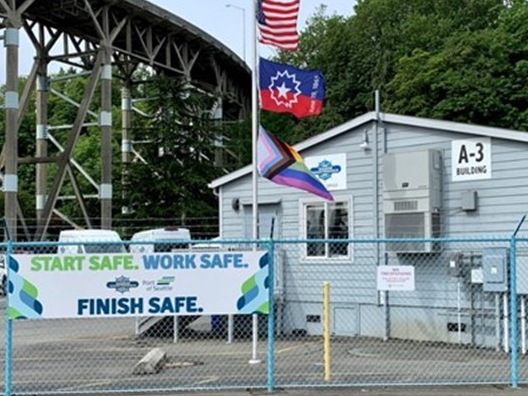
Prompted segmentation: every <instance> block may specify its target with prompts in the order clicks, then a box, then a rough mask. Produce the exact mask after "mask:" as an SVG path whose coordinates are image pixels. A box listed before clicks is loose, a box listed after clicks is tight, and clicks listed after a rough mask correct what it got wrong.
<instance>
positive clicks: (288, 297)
mask: <svg viewBox="0 0 528 396" xmlns="http://www.w3.org/2000/svg"><path fill="white" fill-rule="evenodd" d="M187 242H188V243H183V244H179V245H177V246H176V247H175V246H174V244H172V245H171V244H168V243H166V242H165V243H162V242H158V241H148V243H147V242H130V241H121V242H108V241H100V242H83V243H82V245H86V246H89V245H92V244H93V245H94V246H99V248H101V246H106V247H112V248H109V249H104V250H103V251H101V252H100V253H98V252H94V250H93V249H92V250H90V249H88V250H90V252H91V253H86V250H82V249H81V248H80V247H79V246H80V245H81V244H80V243H79V242H71V243H65V242H61V243H59V242H48V243H44V242H41V243H8V244H4V245H3V246H2V248H3V249H4V251H5V253H6V256H5V257H6V261H7V262H9V266H10V270H9V280H8V282H6V292H7V295H6V296H4V297H2V298H1V299H0V301H1V308H2V309H3V310H4V314H3V315H1V321H2V323H1V325H0V326H2V329H5V330H4V331H5V333H4V337H5V341H6V342H5V343H4V344H5V345H4V346H2V356H4V360H3V364H4V369H5V370H4V372H5V376H4V379H3V386H4V390H5V391H4V394H7V395H10V394H31V395H33V394H74V393H85V394H90V393H97V392H118V391H127V392H149V391H152V392H154V391H178V390H181V391H191V390H225V389H238V388H241V389H246V388H262V389H269V390H272V389H275V388H288V387H323V386H362V387H365V386H380V385H392V386H397V385H456V384H468V385H470V384H511V385H517V384H518V383H528V362H527V357H526V349H527V344H526V295H528V244H527V242H528V240H524V239H521V238H519V239H512V238H489V239H478V240H476V239H459V240H455V239H436V240H406V239H401V240H385V239H380V240H355V239H354V240H287V241H286V240H284V241H283V240H281V241H258V242H255V243H254V242H252V241H248V240H240V241H234V240H233V241H221V240H214V241H187ZM426 244H428V245H426ZM66 246H68V247H71V246H75V250H67V252H75V253H67V254H65V253H59V252H60V251H61V250H60V249H61V247H62V248H64V247H66ZM424 246H426V247H427V249H428V250H429V252H427V253H424V252H417V249H423V248H424ZM116 247H118V248H119V249H120V250H116V249H115V248H116ZM138 248H143V251H140V249H138ZM101 249H102V248H101ZM149 249H150V250H149ZM119 251H120V252H119ZM254 251H258V252H268V257H269V266H268V267H262V263H261V268H266V270H267V268H269V269H270V273H269V276H267V277H266V278H265V279H264V280H263V281H262V282H261V283H259V281H258V279H257V278H254V279H253V278H251V281H244V282H243V283H242V286H241V287H240V290H237V291H236V293H238V294H240V295H241V296H242V297H243V298H242V297H241V299H239V302H238V304H239V305H240V301H242V300H244V299H245V300H244V301H245V302H246V303H247V302H248V301H250V300H251V299H252V298H254V297H252V296H255V294H254V292H255V290H257V289H259V288H260V289H261V291H262V289H265V291H266V293H268V295H269V296H272V298H269V301H268V303H269V305H265V304H264V305H265V306H266V308H267V309H268V312H269V314H253V315H252V314H236V313H226V311H225V310H224V311H222V312H220V314H216V312H206V313H207V314H201V313H200V312H199V311H198V310H195V311H192V302H191V301H190V300H186V301H183V300H182V301H183V302H182V303H181V304H182V306H183V305H184V304H187V309H189V310H190V311H188V312H191V311H192V312H193V314H190V315H183V314H182V315H160V314H159V312H160V311H158V312H157V314H156V315H148V314H146V313H147V312H145V311H138V312H136V314H134V312H133V309H132V308H133V307H132V305H128V306H126V307H125V306H120V305H119V304H118V305H115V306H113V307H112V306H104V307H101V306H96V305H90V304H96V303H98V302H97V301H96V300H95V299H92V300H90V299H88V297H89V292H88V291H85V290H90V287H91V285H90V283H93V281H92V280H91V279H92V278H90V277H89V276H88V275H87V274H84V273H83V274H80V273H79V272H80V271H76V269H80V266H81V264H80V263H81V261H82V260H85V261H82V262H83V263H84V264H86V265H91V266H93V268H92V269H93V270H94V271H93V272H101V273H104V274H105V275H104V276H103V278H101V279H104V282H105V290H109V293H113V294H111V295H113V296H114V295H115V296H118V297H120V298H123V299H124V298H126V297H127V296H129V295H131V293H132V292H133V291H134V290H140V289H141V290H143V292H144V293H147V290H149V291H148V293H152V295H156V293H169V295H170V293H173V294H174V295H175V296H178V295H179V294H178V293H179V291H178V289H179V288H184V287H189V288H191V290H192V288H197V289H199V288H201V289H203V293H205V294H210V295H211V296H212V297H213V300H214V299H216V300H218V302H219V304H220V306H221V304H223V303H224V302H223V301H222V300H223V299H226V298H228V297H226V296H228V295H229V289H230V288H232V285H231V284H230V283H229V282H227V281H226V280H225V279H227V278H224V277H223V275H220V272H218V275H216V273H215V275H213V278H212V280H205V279H204V282H205V283H206V285H205V286H204V285H203V284H201V283H203V282H202V281H201V280H196V281H189V280H188V279H191V280H192V278H187V276H188V274H189V273H192V272H193V270H194V267H193V266H192V260H193V259H192V257H194V256H196V257H200V258H203V257H207V260H210V261H208V263H209V265H210V266H211V267H210V268H212V267H213V264H212V263H213V262H214V260H213V258H214V257H218V260H220V261H219V262H218V263H216V265H217V266H218V268H226V271H227V268H228V267H229V266H232V267H233V268H235V267H237V264H236V258H234V257H236V255H237V254H246V253H247V252H254ZM106 252H113V253H109V254H106ZM132 252H134V253H132ZM147 253H148V254H149V257H151V258H153V259H154V258H156V259H157V258H159V263H160V264H159V265H160V269H162V270H163V271H164V272H163V274H164V275H163V276H157V277H156V278H152V279H154V281H151V280H149V281H148V282H150V283H147V281H146V278H147V277H145V276H144V270H145V268H135V267H134V270H135V271H138V272H137V276H135V278H134V277H129V278H128V279H124V278H126V277H125V275H126V273H127V271H126V270H127V269H128V270H130V269H132V268H133V265H135V264H133V263H134V261H133V260H132V259H131V258H130V261H127V260H129V259H127V257H132V256H133V255H145V254H147ZM183 255H186V256H185V257H187V261H185V260H183V261H177V260H176V258H177V257H180V256H181V257H183ZM204 255H205V256H204ZM68 257H69V258H68ZM79 257H82V258H79ZM104 257H106V259H105V258H104ZM244 257H245V256H244ZM57 258H58V259H57ZM169 259H170V260H172V261H170V264H166V265H165V264H163V263H169V261H164V260H169ZM105 260H107V262H106V261H105ZM229 260H231V261H229ZM127 263H128V264H127ZM131 263H132V264H131ZM145 263H146V261H145V260H144V261H143V264H144V265H146V264H145ZM149 265H151V264H149ZM23 266H28V268H29V267H30V268H32V269H33V270H37V269H38V270H39V271H40V272H39V276H40V277H42V278H41V279H47V281H46V282H48V284H49V285H52V287H50V290H52V292H50V291H48V292H46V293H47V294H46V293H44V294H39V292H40V291H41V290H40V288H39V287H36V286H35V285H34V284H31V282H29V280H28V279H26V278H24V277H23V276H20V275H21V274H24V271H29V270H30V269H28V268H25V269H24V268H22V267H23ZM127 266H128V267H127ZM222 266H224V267H222ZM239 267H240V268H241V267H242V266H239ZM76 274H77V275H76ZM232 274H234V272H233V273H232ZM46 276H47V277H48V278H46ZM90 276H91V275H90ZM97 276H99V275H97ZM105 276H106V277H105ZM215 277H217V278H215ZM136 278H137V279H136ZM35 279H37V278H35ZM244 279H245V278H244ZM39 281H40V279H39ZM136 281H137V282H136ZM184 281H185V282H187V283H188V284H187V285H184V284H182V283H178V282H184ZM135 282H136V283H137V284H136V283H135ZM207 282H212V283H210V284H209V283H207ZM226 282H227V283H226ZM49 285H48V286H49ZM37 286H38V285H37ZM149 287H150V289H148V288H149ZM134 288H136V289H134ZM133 289H134V290H133ZM131 290H132V291H131ZM325 290H326V293H325ZM83 293H84V294H83ZM252 293H253V294H252ZM48 294H53V295H54V296H52V297H50V298H54V300H53V301H55V302H58V303H56V305H58V306H59V308H57V309H58V311H59V312H60V310H61V309H62V305H64V306H65V307H66V306H68V304H70V303H71V301H69V300H71V299H72V296H81V297H79V298H86V299H85V300H83V301H88V302H86V303H83V304H84V305H82V304H79V303H78V302H77V305H76V308H75V309H76V310H77V311H76V312H77V314H79V315H80V313H81V312H82V313H85V312H88V311H90V310H97V309H99V313H101V312H102V313H103V314H108V315H107V317H105V315H94V317H89V318H75V317H72V316H75V315H62V314H60V313H59V314H56V315H55V316H54V317H50V318H48V317H46V315H44V314H43V315H42V317H41V318H29V317H28V315H26V314H25V313H24V312H19V311H17V309H18V308H17V307H19V306H22V305H24V306H29V307H31V308H32V309H33V310H35V311H38V310H39V304H41V305H42V304H43V302H42V299H43V298H44V299H45V298H48ZM94 301H95V302H94ZM116 301H117V300H116ZM174 301H177V300H174ZM175 304H177V303H175ZM264 305H263V306H264ZM94 307H96V308H94ZM160 307H161V305H160ZM172 308H174V306H173V307H171V309H172ZM176 308H177V307H176ZM40 309H41V310H42V307H40ZM50 309H51V308H50ZM160 309H162V308H160ZM49 312H51V311H48V315H49ZM53 312H55V311H53ZM90 312H91V311H90ZM94 312H95V311H94ZM45 313H46V312H45ZM74 313H75V312H74ZM17 315H18V316H17ZM52 316H53V315H52ZM61 316H64V317H61ZM24 317H28V318H27V319H23V318H24Z"/></svg>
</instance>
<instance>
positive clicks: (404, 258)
mask: <svg viewBox="0 0 528 396" xmlns="http://www.w3.org/2000/svg"><path fill="white" fill-rule="evenodd" d="M271 132H273V131H271ZM295 148H296V150H297V151H298V152H299V153H300V154H301V155H302V156H303V157H304V159H305V161H306V163H307V164H308V166H309V167H310V168H311V170H312V171H313V172H314V173H315V174H317V175H318V177H319V178H320V179H321V181H322V182H323V183H324V184H326V186H327V188H328V189H329V191H330V192H331V193H332V194H333V196H334V199H335V200H334V201H333V202H330V201H326V200H324V199H321V198H318V197H317V196H315V195H312V194H308V193H306V192H303V191H301V190H297V189H293V188H290V187H284V186H279V185H277V184H274V183H272V182H270V181H269V180H266V179H262V178H259V180H258V205H259V208H258V211H259V237H260V238H269V237H270V236H271V237H273V238H274V239H277V240H281V241H285V240H299V239H302V240H305V239H312V238H315V239H354V243H339V242H327V243H297V244H295V243H291V244H288V243H281V244H280V245H278V248H277V250H278V254H277V258H278V259H277V260H276V261H277V268H276V288H277V290H276V296H277V306H278V307H279V308H280V318H279V319H280V326H281V328H280V330H281V331H283V332H286V333H288V332H294V331H305V332H307V333H308V334H314V335H315V334H321V331H322V323H321V322H322V321H321V315H322V292H321V290H322V288H321V281H322V280H325V281H328V282H330V284H331V288H332V289H331V290H332V294H331V296H332V297H331V306H332V309H331V313H332V322H331V323H332V325H331V326H332V332H333V333H334V334H336V335H343V336H358V335H359V336H372V337H384V338H387V337H395V338H405V339H417V340H434V341H444V342H458V343H471V344H478V345H485V346H497V347H499V346H501V345H504V348H507V347H506V345H507V344H508V342H507V337H508V318H507V312H508V306H509V305H508V304H509V301H508V298H507V293H506V291H507V270H506V265H507V261H508V257H509V251H508V244H505V243H503V242H502V243H499V242H497V243H494V242H493V241H490V242H489V243H483V242H477V241H475V242H472V241H471V240H470V239H471V238H473V239H475V238H487V237H491V238H498V237H503V238H504V237H506V238H507V237H509V236H510V235H511V234H512V233H513V232H514V230H515V229H516V227H517V226H518V224H519V222H520V220H521V218H522V217H523V215H524V214H526V213H527V212H528V199H526V197H527V195H528V183H527V182H526V180H527V177H528V134H526V133H523V132H520V131H514V130H506V129H499V128H490V127H484V126H477V125H468V124H461V123H455V122H447V121H439V120H432V119H425V118H416V117H409V116H401V115H395V114H387V113H376V112H371V113H367V114H364V115H362V116H360V117H357V118H355V119H353V120H350V121H348V122H346V123H344V124H342V125H340V126H337V127H335V128H333V129H331V130H329V131H326V132H324V133H322V134H320V135H318V136H315V137H313V138H310V139H308V140H306V141H304V142H302V143H299V144H297V145H296V146H295ZM210 187H211V188H213V189H215V190H216V191H217V193H218V194H219V215H220V234H221V235H220V237H221V238H223V239H239V238H251V237H252V201H253V197H252V167H251V166H247V167H245V168H242V169H240V170H238V171H236V172H233V173H231V174H229V175H226V176H224V177H221V178H219V179H216V180H214V181H212V182H211V183H210ZM379 238H423V239H424V240H423V241H417V242H416V241H413V242H408V241H405V240H404V241H401V240H399V241H395V242H391V243H376V240H377V239H379ZM437 238H440V240H441V239H442V238H443V239H446V238H448V239H454V238H460V239H462V241H459V242H457V241H453V242H451V241H444V242H439V243H437V242H435V240H436V239H437ZM519 253H520V254H521V255H522V254H523V249H519ZM520 262H522V260H520ZM518 265H519V264H518ZM383 266H387V267H386V268H388V269H389V273H388V274H387V273H384V272H383V271H381V270H384V268H382V267H383ZM407 269H411V272H410V274H408V275H409V277H408V278H405V276H404V277H403V278H401V279H396V278H394V276H393V275H395V274H394V273H391V272H390V271H404V272H405V271H406V270H407ZM401 274H402V272H400V275H401ZM396 275H397V274H396ZM523 277H524V274H522V276H521V274H520V275H519V278H521V280H522V278H523ZM526 278H527V279H526V282H521V284H520V285H519V287H518V289H519V290H518V292H519V293H525V292H526V293H527V294H528V286H526V285H525V283H528V274H527V276H526ZM391 282H392V283H391ZM398 282H400V283H398ZM391 287H394V289H393V291H391V290H392V289H390V288H391ZM519 301H520V304H521V308H522V309H523V310H524V308H525V307H524V295H521V296H520V299H519ZM521 320H522V321H523V325H524V324H525V323H524V317H523V318H521ZM522 338H523V340H524V335H523V336H522Z"/></svg>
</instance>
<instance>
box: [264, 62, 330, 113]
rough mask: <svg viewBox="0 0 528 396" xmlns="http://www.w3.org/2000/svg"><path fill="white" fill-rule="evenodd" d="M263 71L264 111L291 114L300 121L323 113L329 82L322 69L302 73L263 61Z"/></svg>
mask: <svg viewBox="0 0 528 396" xmlns="http://www.w3.org/2000/svg"><path fill="white" fill-rule="evenodd" d="M259 72H260V73H259V95H260V106H261V108H262V110H268V111H272V112H275V113H291V114H293V115H294V116H296V117H297V118H302V117H307V116H312V115H318V114H320V113H321V110H322V107H323V99H324V95H325V80H324V77H323V74H322V73H321V71H320V70H301V69H298V68H296V67H294V66H291V65H287V64H282V63H277V62H273V61H269V60H266V59H264V58H260V68H259Z"/></svg>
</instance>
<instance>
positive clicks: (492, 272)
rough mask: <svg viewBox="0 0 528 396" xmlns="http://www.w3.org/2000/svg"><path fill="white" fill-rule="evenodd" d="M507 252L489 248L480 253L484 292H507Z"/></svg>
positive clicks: (506, 250)
mask: <svg viewBox="0 0 528 396" xmlns="http://www.w3.org/2000/svg"><path fill="white" fill-rule="evenodd" d="M509 255H510V253H509V250H508V249H506V248H490V249H484V250H483V251H482V278H483V290H484V291H485V292H496V293H502V292H505V291H507V290H508V263H509Z"/></svg>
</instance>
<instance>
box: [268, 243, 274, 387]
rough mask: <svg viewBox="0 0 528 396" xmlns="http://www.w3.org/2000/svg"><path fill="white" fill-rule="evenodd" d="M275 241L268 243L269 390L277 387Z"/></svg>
mask: <svg viewBox="0 0 528 396" xmlns="http://www.w3.org/2000/svg"><path fill="white" fill-rule="evenodd" d="M274 253H275V243H274V242H273V240H271V241H270V242H269V245H268V263H269V275H268V284H269V313H268V392H270V393H271V392H273V390H274V388H275V346H274V345H275V276H274V275H275V262H274V256H275V254H274Z"/></svg>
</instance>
